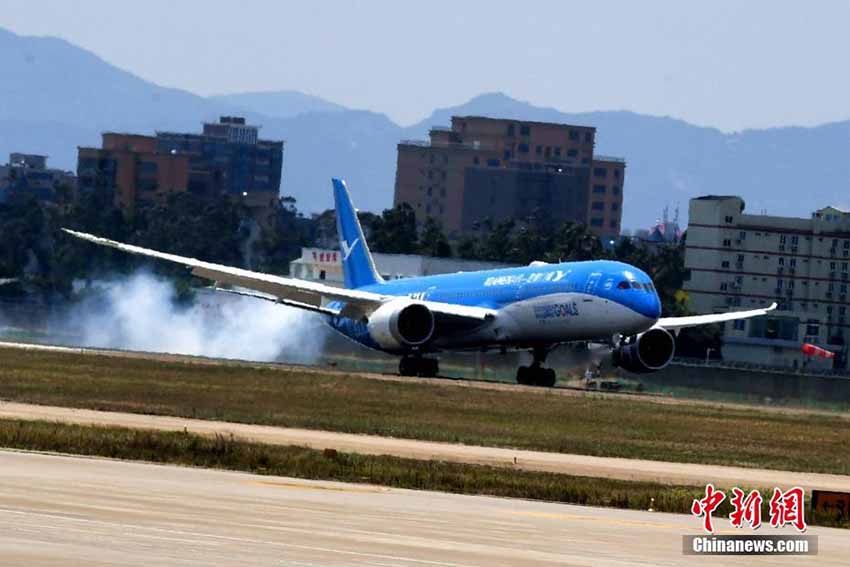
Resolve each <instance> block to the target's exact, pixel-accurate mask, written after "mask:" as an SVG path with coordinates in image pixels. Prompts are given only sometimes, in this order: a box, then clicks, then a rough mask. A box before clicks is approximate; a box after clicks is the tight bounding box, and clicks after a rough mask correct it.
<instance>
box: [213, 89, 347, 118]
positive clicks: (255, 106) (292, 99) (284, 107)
mask: <svg viewBox="0 0 850 567" xmlns="http://www.w3.org/2000/svg"><path fill="white" fill-rule="evenodd" d="M209 98H210V100H214V101H217V102H221V103H224V104H230V105H232V106H236V107H239V108H244V109H245V110H248V111H251V112H257V113H259V114H265V115H266V116H273V117H275V118H293V117H295V116H298V115H299V114H307V113H310V112H338V111H341V110H347V109H346V108H345V107H344V106H342V105H339V104H336V103H333V102H330V101H327V100H325V99H323V98H319V97H317V96H313V95H308V94H304V93H300V92H298V91H271V92H257V93H236V94H227V95H217V96H211V97H209Z"/></svg>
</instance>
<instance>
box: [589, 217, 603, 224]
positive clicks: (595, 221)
mask: <svg viewBox="0 0 850 567" xmlns="http://www.w3.org/2000/svg"><path fill="white" fill-rule="evenodd" d="M590 226H602V219H598V218H597V219H590Z"/></svg>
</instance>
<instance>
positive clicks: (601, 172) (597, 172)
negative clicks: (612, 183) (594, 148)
mask: <svg viewBox="0 0 850 567" xmlns="http://www.w3.org/2000/svg"><path fill="white" fill-rule="evenodd" d="M607 173H608V170H607V169H605V168H604V167H594V168H593V176H594V177H605V175H606V174H607Z"/></svg>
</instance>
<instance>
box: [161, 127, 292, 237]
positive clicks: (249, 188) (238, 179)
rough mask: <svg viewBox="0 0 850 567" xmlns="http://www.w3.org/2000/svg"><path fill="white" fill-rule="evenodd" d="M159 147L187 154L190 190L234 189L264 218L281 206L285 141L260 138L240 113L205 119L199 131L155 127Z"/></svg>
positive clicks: (202, 192)
mask: <svg viewBox="0 0 850 567" xmlns="http://www.w3.org/2000/svg"><path fill="white" fill-rule="evenodd" d="M156 139H157V150H158V151H159V152H160V153H167V154H177V155H186V156H189V184H188V188H189V191H191V192H193V193H197V194H199V195H220V194H224V195H230V196H233V197H235V198H239V199H240V200H241V201H242V202H243V204H245V205H246V206H247V207H248V208H249V209H251V210H252V212H253V214H254V216H255V218H257V219H258V220H259V221H260V223H261V224H265V223H266V222H267V221H269V220H270V219H269V218H268V215H269V214H271V212H272V211H273V210H274V208H275V207H276V206H277V200H278V196H279V194H280V181H281V168H282V167H283V142H282V141H273V140H262V139H260V137H259V126H253V125H250V124H246V123H245V119H244V118H241V117H238V116H222V117H221V118H220V119H219V121H218V122H213V123H209V122H208V123H205V124H204V125H203V131H202V133H200V134H191V133H177V132H157V133H156Z"/></svg>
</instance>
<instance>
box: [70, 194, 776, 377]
mask: <svg viewBox="0 0 850 567" xmlns="http://www.w3.org/2000/svg"><path fill="white" fill-rule="evenodd" d="M333 191H334V203H335V207H336V219H337V230H338V233H339V238H340V250H341V257H342V268H343V276H344V280H345V287H344V288H339V287H334V286H331V285H328V284H324V283H318V282H310V281H305V280H299V279H294V278H288V277H282V276H277V275H272V274H264V273H258V272H253V271H249V270H245V269H241V268H235V267H229V266H223V265H218V264H212V263H209V262H204V261H202V260H197V259H194V258H185V257H181V256H176V255H174V254H168V253H164V252H159V251H156V250H149V249H146V248H142V247H139V246H134V245H130V244H124V243H121V242H116V241H114V240H109V239H106V238H101V237H98V236H95V235H92V234H86V233H82V232H77V231H74V230H70V229H63V230H64V231H65V232H67V233H68V234H70V235H73V236H75V237H77V238H81V239H83V240H87V241H89V242H93V243H95V244H99V245H102V246H108V247H111V248H116V249H118V250H122V251H125V252H128V253H131V254H139V255H142V256H147V257H151V258H157V259H160V260H166V261H169V262H174V263H177V264H182V265H184V266H186V267H187V268H189V269H190V271H191V273H192V275H194V276H197V277H199V278H204V279H208V280H212V281H213V282H216V284H217V285H218V284H226V285H229V286H235V287H236V288H238V289H231V291H233V292H235V293H239V294H241V295H249V296H251V297H256V298H259V299H267V300H271V301H274V302H276V303H279V304H282V305H287V306H290V307H296V308H299V309H305V310H309V311H314V312H318V313H320V314H322V315H323V316H324V317H325V318H326V321H327V322H328V324H329V325H330V326H331V327H332V328H334V329H335V330H337V331H339V332H340V333H342V334H343V335H345V336H346V337H348V338H350V339H352V340H354V341H356V342H358V343H360V344H362V345H365V346H367V347H369V348H372V349H376V350H379V351H383V352H386V353H390V354H393V355H398V356H400V357H401V358H400V362H399V374H401V375H404V376H435V375H437V373H438V371H439V363H438V360H437V358H435V357H434V355H436V354H438V353H440V352H446V351H483V350H489V349H498V350H500V351H502V352H504V351H506V350H507V349H509V348H510V349H523V350H525V349H527V350H529V351H530V352H531V354H532V358H533V362H532V364H531V365H530V366H521V367H519V369H518V370H517V375H516V379H517V382H518V383H520V384H524V385H535V386H548V387H551V386H554V385H555V382H556V376H555V372H554V370H553V369H551V368H544V366H543V365H544V363H545V362H546V357H547V355H548V354H549V353H550V352H551V351H552V350H553V349H554V348H556V347H558V346H559V345H562V344H566V343H578V342H583V343H601V344H602V345H607V347H608V348H610V349H611V356H612V362H613V363H614V365H615V366H619V367H621V368H623V369H625V370H627V371H630V372H634V373H645V372H653V371H657V370H661V369H662V368H664V367H665V366H667V364H669V363H670V361H671V360H672V359H673V356H674V354H675V349H676V343H675V339H674V334H675V333H677V332H678V331H679V330H680V329H683V328H686V327H693V326H698V325H707V324H711V323H719V322H723V321H732V320H736V319H747V318H750V317H758V316H761V315H765V314H766V313H768V312H770V311H772V310H774V309H776V304H775V303H774V304H772V305H771V306H769V307H767V308H762V309H753V310H749V311H737V312H731V313H718V314H712V315H696V316H689V317H661V301H660V300H659V298H658V293H657V291H656V289H655V286H654V285H653V283H652V280H651V279H650V277H649V276H648V275H647V274H646V273H644V272H643V271H641V270H640V269H638V268H636V267H634V266H631V265H629V264H626V263H623V262H615V261H609V260H594V261H585V262H562V263H557V264H552V263H546V262H532V263H531V264H530V265H528V266H523V267H516V268H503V269H496V270H484V271H475V272H458V273H455V274H442V275H433V276H424V277H415V278H407V279H397V280H391V281H384V279H383V278H382V277H381V275H380V274H379V273H378V270H377V269H376V268H375V261H374V259H373V258H372V254H371V253H370V251H369V246H368V245H367V243H366V238H365V237H364V235H363V229H362V227H361V226H360V221H359V220H358V218H357V211H356V209H355V208H354V205H353V204H352V201H351V196H350V194H349V191H348V187H347V186H346V183H345V181H343V180H341V179H333Z"/></svg>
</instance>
